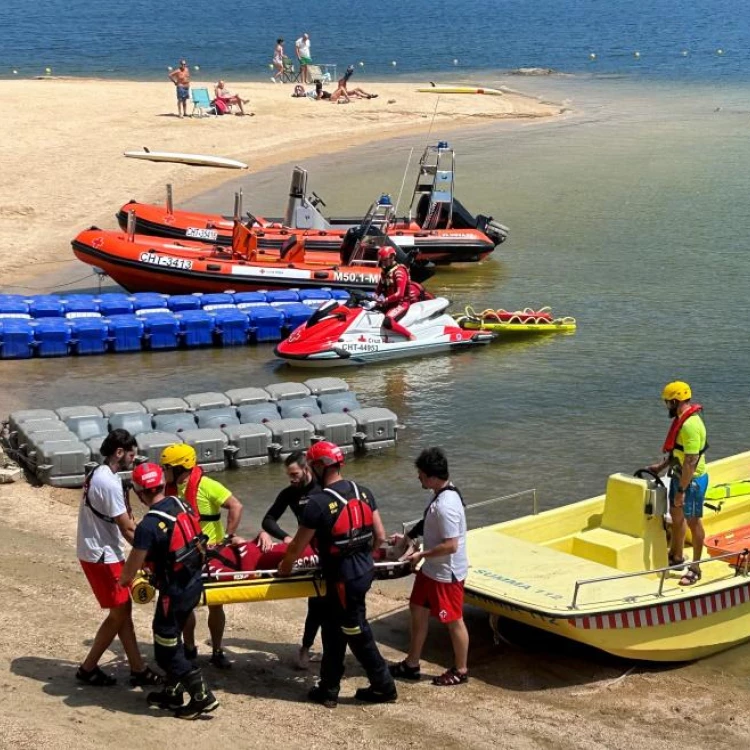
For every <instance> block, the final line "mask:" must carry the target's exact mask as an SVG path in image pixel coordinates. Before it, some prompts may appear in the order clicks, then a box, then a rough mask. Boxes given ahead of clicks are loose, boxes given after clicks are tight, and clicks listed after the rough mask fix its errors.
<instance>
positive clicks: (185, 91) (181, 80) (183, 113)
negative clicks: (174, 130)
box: [169, 60, 190, 117]
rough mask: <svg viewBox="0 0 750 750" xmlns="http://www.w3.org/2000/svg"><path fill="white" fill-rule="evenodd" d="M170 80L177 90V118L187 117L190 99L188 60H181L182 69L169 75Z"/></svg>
mask: <svg viewBox="0 0 750 750" xmlns="http://www.w3.org/2000/svg"><path fill="white" fill-rule="evenodd" d="M169 80H170V81H172V83H173V84H174V85H175V88H176V90H177V116H178V117H187V103H188V99H190V68H188V66H187V60H180V67H179V68H177V70H173V71H172V72H171V73H170V74H169Z"/></svg>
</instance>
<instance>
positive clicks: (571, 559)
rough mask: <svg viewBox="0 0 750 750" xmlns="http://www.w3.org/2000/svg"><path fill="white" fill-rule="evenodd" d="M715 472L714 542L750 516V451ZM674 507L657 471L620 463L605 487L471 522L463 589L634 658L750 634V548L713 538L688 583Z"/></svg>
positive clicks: (727, 643)
mask: <svg viewBox="0 0 750 750" xmlns="http://www.w3.org/2000/svg"><path fill="white" fill-rule="evenodd" d="M708 471H709V477H710V481H711V482H712V487H711V489H710V490H709V492H708V494H707V504H706V509H705V513H704V518H703V523H704V526H705V529H706V540H707V543H708V542H709V540H710V539H711V538H712V537H718V536H719V535H722V534H723V535H726V532H728V531H730V530H732V529H738V528H740V527H743V526H747V525H748V524H750V484H748V482H747V481H743V480H746V479H747V477H748V475H749V474H750V452H746V453H742V454H739V455H736V456H731V457H729V458H724V459H721V460H719V461H715V462H713V463H711V464H709V467H708ZM665 510H666V493H665V492H664V490H663V488H660V487H658V486H657V484H656V482H654V481H650V480H649V479H641V478H636V477H633V476H629V475H625V474H613V475H612V476H610V477H609V479H608V481H607V488H606V494H604V495H600V496H599V497H594V498H591V499H589V500H582V501H581V502H577V503H573V504H572V505H567V506H565V507H562V508H555V509H554V510H549V511H544V512H542V513H535V514H532V515H529V516H525V517H523V518H518V519H515V520H512V521H506V522H504V523H499V524H495V525H493V526H487V527H483V528H480V529H476V530H474V531H470V532H469V535H468V552H469V559H470V561H471V566H472V567H471V570H470V572H469V577H468V580H467V582H466V600H467V602H469V603H471V604H474V605H476V606H478V607H481V608H482V609H485V610H486V611H488V612H490V613H491V614H494V615H500V616H503V617H507V618H510V619H512V620H516V621H518V622H522V623H526V624H528V625H532V626H534V627H537V628H541V629H543V630H546V631H549V632H551V633H556V634H558V635H561V636H564V637H566V638H571V639H572V640H575V641H579V642H581V643H586V644H588V645H590V646H594V647H596V648H599V649H602V650H603V651H607V652H609V653H612V654H616V655H618V656H622V657H626V658H631V659H644V660H648V661H688V660H692V659H698V658H702V657H704V656H708V655H709V654H713V653H716V652H718V651H722V650H724V649H728V648H731V647H732V646H736V645H737V644H739V643H742V642H743V641H747V640H749V639H750V576H749V575H748V555H744V557H743V558H740V560H741V564H737V560H738V557H737V554H736V550H735V551H729V552H726V553H723V554H721V553H719V554H717V550H715V549H712V550H711V554H712V555H716V556H714V557H711V556H709V555H708V554H707V553H704V555H705V556H704V558H703V560H702V561H701V571H702V578H701V580H699V581H698V582H697V583H695V584H694V585H692V586H680V585H679V580H680V576H681V573H680V572H679V571H678V570H677V568H676V567H672V568H669V567H668V561H667V540H666V532H665V523H664V518H663V516H662V515H661V513H662V512H664V511H665ZM686 555H687V556H688V557H692V550H691V549H690V547H689V546H688V547H687V548H686Z"/></svg>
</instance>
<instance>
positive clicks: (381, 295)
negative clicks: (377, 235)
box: [375, 246, 429, 341]
mask: <svg viewBox="0 0 750 750" xmlns="http://www.w3.org/2000/svg"><path fill="white" fill-rule="evenodd" d="M378 265H379V266H380V268H381V274H380V281H378V286H377V289H376V290H375V294H376V295H377V306H376V309H378V310H381V311H382V312H383V313H384V314H385V320H384V321H383V327H384V328H388V329H390V330H391V331H393V332H394V333H398V334H400V335H401V336H404V337H405V338H406V339H407V341H412V340H413V339H414V335H413V334H412V333H411V332H410V331H409V329H408V328H404V326H402V325H401V323H399V322H398V321H399V320H400V319H401V318H403V317H404V315H406V312H407V310H408V309H409V308H410V307H411V304H412V302H419V300H421V299H429V297H428V296H427V292H426V291H425V290H424V289H423V288H422V285H421V284H417V283H416V282H414V281H412V280H411V276H410V275H409V269H408V268H407V267H406V266H403V265H401V263H399V262H398V261H397V260H396V248H394V247H387V246H386V247H381V248H380V250H378Z"/></svg>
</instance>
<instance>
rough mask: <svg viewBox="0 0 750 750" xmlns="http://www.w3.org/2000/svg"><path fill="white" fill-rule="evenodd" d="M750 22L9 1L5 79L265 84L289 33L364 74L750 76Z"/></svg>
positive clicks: (506, 8)
mask: <svg viewBox="0 0 750 750" xmlns="http://www.w3.org/2000/svg"><path fill="white" fill-rule="evenodd" d="M355 9H356V10H355ZM749 21H750V9H749V8H748V6H747V4H746V3H743V2H742V0H696V1H695V2H685V0H658V1H657V2H653V0H651V1H649V0H632V2H629V3H619V4H618V3H602V2H601V1H600V0H578V1H577V2H575V3H570V2H562V1H561V0H533V2H532V1H531V0H463V2H460V3H456V2H454V1H453V0H411V2H408V3H405V2H399V0H381V1H380V2H377V3H363V2H360V3H357V4H356V5H355V4H353V3H352V2H351V1H350V0H309V2H306V3H304V5H288V4H284V3H278V2H271V0H258V1H257V2H253V3H247V2H243V1H242V0H220V1H219V2H211V3H209V2H206V0H203V1H201V0H198V2H193V3H174V2H162V3H154V2H152V0H131V2H128V3H118V2H115V1H114V0H100V1H99V2H96V3H92V2H90V1H89V0H40V1H39V2H35V3H31V2H29V0H4V2H3V3H2V4H0V28H2V29H3V43H2V45H0V77H13V75H14V74H13V70H16V71H17V75H18V76H20V77H24V76H25V77H28V76H34V75H41V74H43V73H44V71H45V69H46V68H47V67H49V68H51V70H52V72H53V73H54V74H55V75H93V76H103V77H128V78H137V79H155V80H158V79H160V78H162V77H163V76H165V75H166V68H167V66H168V65H172V66H174V65H175V64H176V62H177V60H179V58H180V57H187V59H188V62H189V64H190V65H191V66H195V65H198V66H199V67H200V69H201V71H202V74H201V75H202V77H209V78H220V77H223V78H226V79H229V80H246V79H252V78H259V79H265V78H267V76H268V64H269V63H270V60H271V55H272V51H273V47H274V44H275V40H276V38H277V37H279V36H280V37H283V38H284V39H285V40H286V52H287V54H289V55H291V56H292V57H294V54H293V52H294V40H295V39H296V38H298V37H299V36H301V34H302V32H303V31H307V32H309V34H310V37H311V40H312V55H313V58H314V60H315V61H316V62H331V63H338V64H339V65H340V66H345V65H347V64H348V63H354V64H358V63H360V62H362V63H364V64H363V65H362V66H358V77H363V78H366V77H368V76H371V77H373V76H374V77H376V78H377V77H382V76H384V75H389V76H390V75H423V74H424V73H429V74H430V75H431V76H432V75H435V74H437V73H440V72H441V71H442V72H444V73H450V74H451V75H453V76H464V75H466V74H467V73H468V72H470V71H475V70H497V69H501V70H502V69H504V70H511V69H515V68H519V67H524V66H544V67H550V68H555V69H556V70H560V71H566V72H576V73H581V72H595V73H598V74H612V73H617V74H627V75H634V76H646V77H654V76H657V77H661V78H666V79H670V80H695V79H702V80H711V81H715V80H719V79H725V78H740V79H744V80H747V75H748V71H749V70H750V65H749V62H750V58H749V55H750V23H749ZM592 55H593V56H594V57H593V58H592ZM636 55H638V56H636ZM394 62H395V63H396V65H395V66H394V65H393V63H394Z"/></svg>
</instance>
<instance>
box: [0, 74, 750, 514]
mask: <svg viewBox="0 0 750 750" xmlns="http://www.w3.org/2000/svg"><path fill="white" fill-rule="evenodd" d="M487 80H488V82H489V83H508V82H509V79H508V78H507V77H503V76H495V75H490V74H488V75H487ZM522 88H523V89H524V90H527V91H531V92H532V93H533V94H535V95H538V96H542V97H545V98H548V99H554V100H557V101H562V100H568V104H569V105H570V106H571V108H573V110H574V111H575V113H574V114H573V115H571V116H570V117H567V118H565V119H560V120H556V121H553V122H542V123H529V124H525V125H521V126H518V125H508V124H506V125H499V126H498V125H495V126H493V127H488V128H483V129H473V130H464V131H460V132H455V133H449V134H447V135H446V134H442V133H439V132H433V133H432V134H431V136H430V140H431V141H435V140H437V139H438V138H441V139H442V138H444V137H446V138H447V139H448V140H449V141H450V142H451V144H452V145H453V146H454V147H455V148H456V151H457V160H458V171H457V194H458V196H459V197H460V199H461V200H462V201H463V202H464V203H465V204H466V205H467V206H468V207H469V208H470V209H471V210H473V211H481V212H483V213H490V214H493V215H494V216H495V217H496V218H498V219H499V220H501V221H502V222H503V223H505V224H507V225H508V226H509V227H510V230H511V235H510V239H509V240H508V241H507V242H506V243H505V244H503V245H502V246H500V248H498V250H497V251H496V252H495V253H494V255H493V256H491V259H490V260H488V261H486V262H485V263H483V264H481V265H476V264H474V265H467V266H464V267H461V268H447V269H444V270H440V271H439V272H438V274H437V275H436V277H435V278H434V280H432V281H431V282H430V287H431V289H432V290H433V291H436V292H439V293H445V294H446V295H447V296H448V297H450V298H451V300H453V303H454V304H453V308H454V309H458V310H460V309H461V308H462V306H463V305H465V304H467V303H470V304H472V305H474V306H475V307H478V308H485V307H495V308H497V307H505V308H516V307H524V306H527V305H530V306H535V307H536V306H541V305H551V306H552V307H553V310H554V311H555V312H556V313H557V314H560V315H572V316H575V317H576V318H577V320H578V323H579V329H578V332H577V333H576V334H575V335H572V336H562V337H550V338H546V339H545V340H543V341H541V340H539V341H524V342H518V343H506V344H496V345H493V346H491V347H489V348H486V349H483V350H478V351H469V352H462V353H459V354H455V355H452V356H443V357H435V358H432V359H422V360H414V361H407V362H402V363H394V364H391V365H387V366H380V367H371V368H363V369H354V370H352V371H351V372H347V373H346V376H347V378H348V380H349V382H350V384H351V387H352V388H353V389H354V390H356V391H357V392H358V393H359V394H360V395H361V396H362V400H363V401H364V402H365V403H367V404H368V405H379V404H382V405H384V406H387V407H389V408H391V409H392V410H393V411H395V412H396V413H397V414H398V415H399V417H400V421H401V422H402V423H403V424H404V429H403V430H402V432H401V434H400V440H399V443H398V447H397V449H395V450H392V451H387V452H386V453H384V454H378V455H372V456H366V457H363V458H356V459H353V460H352V461H351V462H350V464H349V465H348V466H347V472H348V473H349V475H350V476H352V477H354V478H357V479H358V480H359V481H361V482H362V483H364V484H368V485H370V486H371V488H372V489H373V491H374V492H375V494H376V496H377V497H379V498H380V499H381V504H382V509H383V513H384V516H385V518H386V521H387V523H388V525H390V526H394V525H395V524H396V523H397V522H398V521H401V520H406V519H410V518H415V517H416V516H418V515H419V512H420V511H419V509H420V507H421V505H422V502H423V492H422V490H421V489H420V488H419V485H418V483H417V481H416V476H415V471H414V469H413V465H412V462H413V459H414V457H415V456H416V454H417V453H418V452H419V450H420V449H421V448H422V447H424V446H426V445H431V444H439V445H443V446H445V447H446V449H447V451H448V454H449V457H450V461H451V466H452V471H453V475H454V478H455V481H456V483H457V484H458V485H459V486H460V487H461V488H462V489H463V490H464V491H465V494H466V496H467V498H468V500H469V501H470V502H471V501H478V500H484V499H486V498H489V497H496V496H499V495H504V494H507V493H510V492H514V491H517V490H520V489H526V488H531V487H535V488H537V490H538V494H539V500H540V505H541V507H552V506H556V505H559V504H563V503H567V502H571V501H574V500H577V499H581V498H584V497H588V496H591V495H594V494H599V493H600V492H602V491H603V489H604V485H605V481H606V477H607V475H608V474H610V473H611V472H614V471H627V472H631V471H633V470H635V469H637V468H638V467H640V466H643V465H645V464H646V463H649V462H651V461H653V460H654V459H655V458H657V457H658V455H659V448H660V446H661V442H662V440H663V438H664V435H665V433H666V430H667V427H668V420H667V416H666V413H665V410H664V407H663V404H662V402H661V400H660V393H661V388H662V387H663V385H664V383H666V382H667V381H669V380H673V379H685V380H687V381H688V382H690V383H691V384H692V386H693V389H694V393H695V397H696V400H698V401H699V402H701V403H703V404H704V406H705V413H706V420H707V424H708V429H709V433H710V443H711V451H710V457H711V458H718V457H721V456H724V455H728V454H732V453H736V452H738V451H740V450H744V449H746V448H747V446H748V442H749V441H748V437H749V434H748V433H749V432H750V429H749V428H748V422H747V407H748V395H749V391H748V385H747V384H748V381H749V377H748V376H749V375H750V352H749V351H748V347H747V339H748V336H747V332H746V330H745V322H746V321H747V320H748V319H749V316H748V312H749V311H748V306H749V303H748V295H747V284H748V271H749V270H750V260H749V259H748V252H747V245H748V240H747V238H748V236H750V217H749V216H748V212H747V210H746V208H745V196H746V194H747V188H748V174H750V145H749V140H748V137H747V130H748V114H750V104H749V102H750V86H747V85H745V84H743V83H740V82H725V83H724V84H722V85H721V86H716V85H708V84H705V83H701V82H696V81H693V82H690V83H687V82H667V81H658V80H648V81H646V80H642V79H633V78H625V79H614V80H612V79H608V80H600V79H596V78H589V77H587V76H579V77H559V78H545V79H543V80H542V79H524V81H523V85H522ZM424 143H425V137H424V136H422V137H413V138H410V139H403V140H396V141H393V142H391V143H389V144H386V145H380V146H368V147H361V148H358V149H357V150H356V152H345V153H342V154H338V155H333V156H326V157H322V158H319V159H313V160H309V161H307V162H305V163H304V166H305V167H307V168H308V169H309V171H310V187H311V188H312V189H313V190H315V191H316V192H318V193H319V194H321V195H322V196H323V197H324V198H325V199H326V201H327V203H328V209H329V210H330V211H331V212H332V213H342V214H347V213H354V212H356V211H363V210H364V208H365V207H366V206H367V205H368V204H369V203H370V202H371V201H372V200H373V199H374V198H375V197H376V196H377V194H379V193H380V192H381V191H389V192H392V193H393V194H394V195H395V194H396V193H397V192H398V189H399V185H400V183H401V179H402V174H403V171H404V167H405V164H406V160H407V158H408V155H409V152H410V149H412V148H415V155H414V158H413V160H412V166H413V165H414V159H415V158H416V157H417V156H418V155H419V153H420V152H421V149H422V147H423V145H424ZM290 169H291V165H282V166H280V167H278V168H276V169H273V170H269V171H268V172H264V173H261V174H257V175H250V176H248V177H245V178H243V180H242V181H241V183H232V184H229V185H227V186H225V187H224V188H223V189H222V190H220V191H217V192H216V193H212V194H211V195H208V196H203V197H201V198H200V199H196V200H194V201H192V202H191V203H190V206H191V207H200V208H206V209H211V210H221V209H224V210H227V211H229V210H230V209H231V205H232V193H233V191H234V190H235V189H237V186H238V185H239V184H242V186H243V190H244V193H245V205H246V207H252V209H253V210H254V211H257V212H258V213H261V214H263V213H267V214H270V213H276V214H278V213H279V212H280V211H281V209H282V207H283V205H284V202H285V199H286V193H287V188H288V183H289V175H290ZM412 180H413V172H411V173H410V176H409V179H408V180H407V184H410V183H411V181H412ZM407 189H408V188H407ZM125 197H130V196H123V198H125ZM177 199H178V201H179V195H178V196H177ZM2 369H3V373H4V376H5V386H4V388H3V391H2V394H0V402H1V403H0V406H1V407H2V413H7V412H8V411H10V410H12V409H15V408H21V407H25V406H28V405H30V404H34V405H37V406H59V405H63V404H75V403H92V404H96V403H102V402H105V401H107V400H114V399H132V398H136V399H140V398H145V397H150V396H159V395H184V394H187V393H190V392H195V391H201V390H214V389H218V390H222V389H228V388H234V387H240V386H245V385H265V384H267V383H270V382H276V381H280V380H303V379H305V378H306V377H309V376H310V373H309V372H302V371H300V372H296V371H295V370H293V369H291V368H288V367H287V366H285V365H281V364H279V363H277V362H275V361H274V359H273V355H272V348H271V347H270V346H259V347H255V348H247V349H241V350H228V351H221V350H211V351H194V352H171V353H158V354H154V355H151V354H137V355H132V356H117V357H115V356H112V357H97V358H90V359H68V360H65V361H49V360H33V361H27V362H7V363H3V365H2ZM335 374H341V373H340V372H339V373H335ZM223 480H225V481H226V482H227V484H229V486H231V487H232V488H233V489H234V490H235V492H236V494H237V495H238V496H239V497H241V498H243V499H244V500H245V501H246V502H247V505H248V509H249V518H250V519H251V521H257V519H258V518H259V517H260V515H261V514H262V511H263V510H264V509H265V508H266V507H267V506H268V505H269V504H270V502H271V500H272V498H273V496H274V495H275V492H276V491H277V490H278V489H279V488H280V486H282V485H283V483H284V476H283V470H282V467H281V466H280V465H278V464H275V465H272V466H269V467H266V468H262V469H257V470H246V471H241V472H233V473H228V474H225V475H224V476H223ZM527 508H528V503H527V502H526V501H524V503H522V504H521V503H511V504H510V505H509V506H507V507H504V508H497V507H496V508H489V509H483V510H482V511H481V513H480V512H477V513H475V514H474V517H473V519H472V522H473V523H474V524H478V523H482V522H488V521H493V520H500V519H502V518H506V517H508V516H509V515H511V514H517V513H520V512H522V511H525V510H526V509H527Z"/></svg>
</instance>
